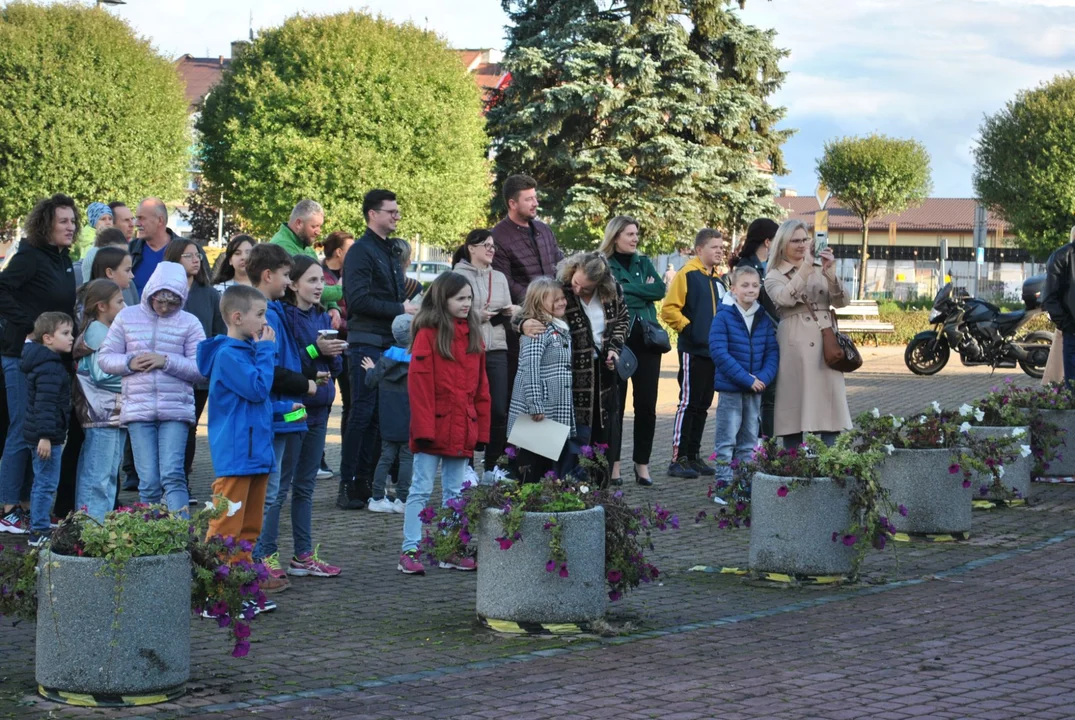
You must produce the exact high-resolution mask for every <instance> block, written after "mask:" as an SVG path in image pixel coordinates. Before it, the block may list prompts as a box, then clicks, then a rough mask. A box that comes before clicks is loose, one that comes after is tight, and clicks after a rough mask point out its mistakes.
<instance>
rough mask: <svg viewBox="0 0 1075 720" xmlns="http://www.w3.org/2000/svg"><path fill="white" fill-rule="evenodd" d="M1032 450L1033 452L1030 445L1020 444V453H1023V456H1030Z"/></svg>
mask: <svg viewBox="0 0 1075 720" xmlns="http://www.w3.org/2000/svg"><path fill="white" fill-rule="evenodd" d="M1032 452H1033V450H1031V449H1030V446H1029V445H1020V446H1019V454H1020V455H1022V456H1023V457H1030V453H1032Z"/></svg>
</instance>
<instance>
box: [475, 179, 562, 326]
mask: <svg viewBox="0 0 1075 720" xmlns="http://www.w3.org/2000/svg"><path fill="white" fill-rule="evenodd" d="M503 193H504V202H505V204H507V206H508V216H507V217H506V218H504V219H503V220H501V221H500V222H499V223H497V224H496V227H494V228H493V240H495V241H496V256H495V257H494V258H493V269H495V270H499V271H500V272H502V273H504V275H505V277H507V278H508V286H509V288H510V290H511V301H512V302H513V303H515V304H516V305H521V304H522V302H523V298H524V297H526V288H527V287H528V286H529V285H530V281H531V280H533V279H534V278H536V277H542V276H544V277H555V276H556V265H557V263H559V262H560V261H561V260H563V259H564V253H563V252H562V251H561V250H560V248H559V246H558V245H557V244H556V236H555V235H553V234H552V228H550V227H549V226H548V225H546V224H545V223H543V222H541V221H540V220H538V219H537V213H538V197H537V181H536V180H534V178H532V177H530V176H528V175H512V176H511V177H509V178H508V179H507V180H505V181H504V188H503Z"/></svg>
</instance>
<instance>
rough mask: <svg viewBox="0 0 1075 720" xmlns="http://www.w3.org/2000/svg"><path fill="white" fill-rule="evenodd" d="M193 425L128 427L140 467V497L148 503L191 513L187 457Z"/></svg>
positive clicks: (165, 423) (140, 424)
mask: <svg viewBox="0 0 1075 720" xmlns="http://www.w3.org/2000/svg"><path fill="white" fill-rule="evenodd" d="M189 430H190V426H189V425H187V423H185V422H179V421H177V420H165V421H156V422H133V423H131V424H130V425H128V426H127V433H128V434H129V435H130V437H131V449H132V450H133V451H134V464H135V466H136V467H137V468H138V479H139V483H138V497H139V498H140V499H141V501H142V502H144V503H148V504H154V503H160V502H161V500H162V499H163V501H164V504H165V505H167V506H168V509H169V510H171V511H172V512H180V511H181V512H182V513H183V514H184V515H185V514H186V513H187V511H188V510H189V503H190V495H188V494H187V476H186V473H184V472H183V457H184V455H185V453H186V450H187V433H188V432H189Z"/></svg>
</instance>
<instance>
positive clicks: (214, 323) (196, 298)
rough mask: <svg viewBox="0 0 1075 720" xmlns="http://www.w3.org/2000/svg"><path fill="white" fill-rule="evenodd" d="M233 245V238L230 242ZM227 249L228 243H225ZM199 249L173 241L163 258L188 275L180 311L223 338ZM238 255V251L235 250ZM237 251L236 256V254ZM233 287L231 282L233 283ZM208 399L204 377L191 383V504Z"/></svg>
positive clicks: (186, 465)
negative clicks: (196, 451)
mask: <svg viewBox="0 0 1075 720" xmlns="http://www.w3.org/2000/svg"><path fill="white" fill-rule="evenodd" d="M232 242H234V239H232ZM228 245H229V246H230V245H231V243H228ZM200 251H201V248H200V247H199V246H198V243H196V242H194V241H193V240H190V239H188V238H176V239H175V240H173V241H172V242H170V243H169V244H168V248H167V249H166V250H165V251H164V259H165V260H167V261H168V262H174V263H178V264H180V265H182V266H183V269H184V270H185V271H186V273H187V301H186V303H185V304H184V305H183V309H184V310H186V311H187V312H188V313H190V314H191V315H193V316H194V317H196V318H198V322H200V323H201V325H202V330H203V331H204V332H205V337H207V338H211V337H214V336H216V335H226V334H227V332H228V328H227V327H226V326H225V325H224V318H223V317H222V316H221V314H220V293H219V292H217V290H216V289H215V288H213V287H211V286H210V284H209V273H208V272H207V271H206V268H205V266H204V265H202V255H201V252H200ZM238 252H241V249H240V250H239V251H238ZM238 252H236V255H238ZM245 267H246V266H245V260H244V261H243V268H244V270H243V273H244V276H245V272H246V270H245ZM232 284H234V283H232ZM208 400H209V379H208V378H206V379H204V380H201V381H199V382H196V383H194V424H193V425H191V426H190V431H189V432H188V433H187V448H186V451H185V455H184V459H183V470H184V472H185V473H186V476H187V494H188V495H190V497H191V499H190V503H191V504H192V505H193V504H194V503H196V502H197V500H195V499H194V496H193V495H191V494H190V471H191V468H192V467H193V466H194V445H195V442H196V441H197V438H198V423H199V422H201V419H202V412H203V411H204V410H205V403H206V402H208Z"/></svg>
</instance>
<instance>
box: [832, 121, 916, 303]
mask: <svg viewBox="0 0 1075 720" xmlns="http://www.w3.org/2000/svg"><path fill="white" fill-rule="evenodd" d="M817 175H818V178H819V179H820V180H821V182H823V183H824V184H825V186H826V187H828V188H829V191H830V192H831V193H832V195H833V197H835V198H836V199H837V200H839V201H840V204H841V205H843V206H844V207H845V208H847V209H848V210H850V211H851V212H852V213H854V214H855V216H856V217H858V219H859V220H860V221H861V222H862V260H861V262H860V263H859V289H858V297H859V299H860V300H861V299H862V298H863V297H864V296H865V290H866V264H867V261H868V260H869V257H870V253H869V245H868V242H869V237H870V222H871V221H872V220H874V219H875V218H878V217H880V216H882V215H887V214H889V213H897V212H902V211H903V210H906V209H907V208H908V207H910V206H912V205H917V204H919V203H921V202H922V201H923V200H925V199H926V197H927V196H928V195H929V193H930V191H932V189H933V183H932V181H931V180H930V169H929V153H928V152H926V148H925V147H924V146H923V145H922V143H920V142H918V141H917V140H913V139H910V140H901V139H899V138H890V137H887V136H885V135H867V136H866V137H845V138H840V139H838V140H831V141H829V142H827V143H825V150H824V154H823V155H822V157H821V159H819V160H818V161H817Z"/></svg>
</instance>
